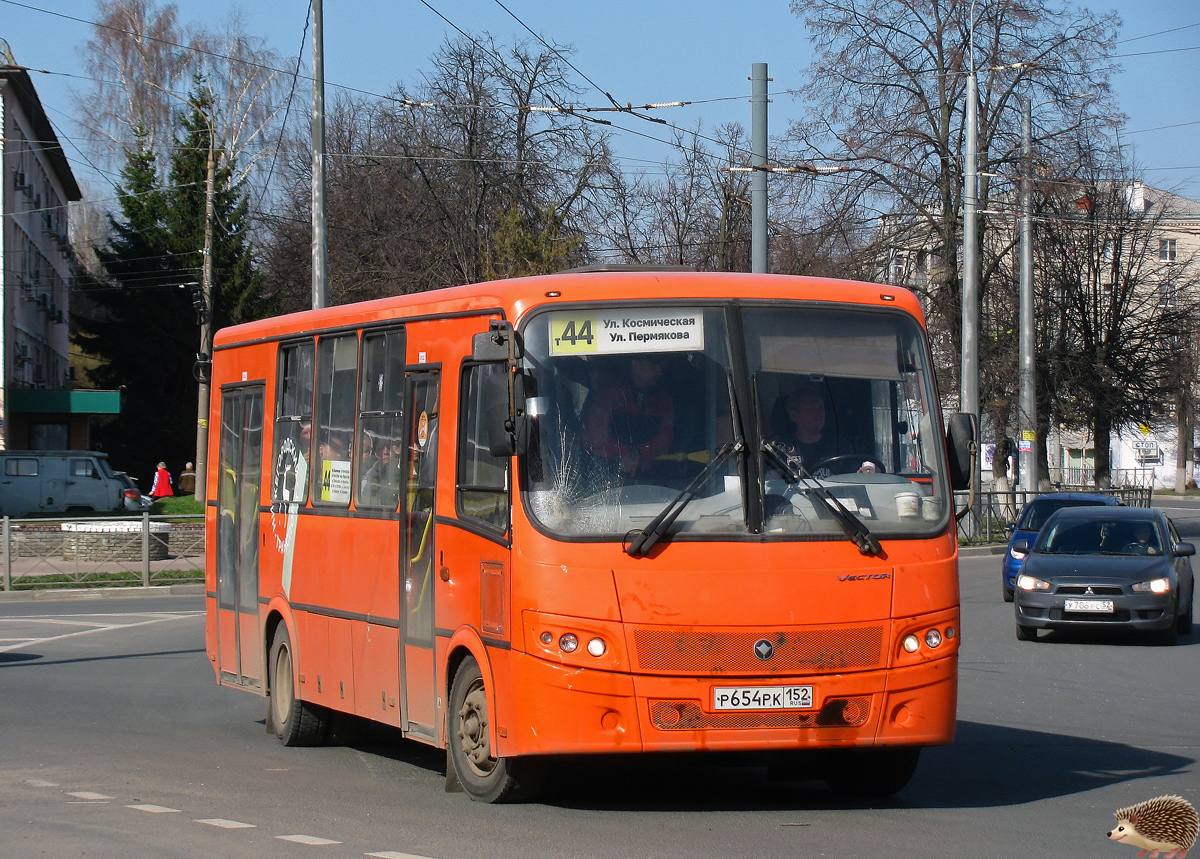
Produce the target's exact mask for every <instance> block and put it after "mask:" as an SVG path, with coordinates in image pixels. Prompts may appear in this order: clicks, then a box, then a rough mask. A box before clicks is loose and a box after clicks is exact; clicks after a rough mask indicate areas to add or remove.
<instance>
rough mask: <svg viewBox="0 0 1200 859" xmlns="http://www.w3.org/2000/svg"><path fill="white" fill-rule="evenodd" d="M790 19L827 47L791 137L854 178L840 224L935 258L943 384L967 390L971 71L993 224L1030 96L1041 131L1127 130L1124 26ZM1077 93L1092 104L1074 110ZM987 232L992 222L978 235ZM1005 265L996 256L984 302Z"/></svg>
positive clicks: (878, 9)
mask: <svg viewBox="0 0 1200 859" xmlns="http://www.w3.org/2000/svg"><path fill="white" fill-rule="evenodd" d="M792 9H793V11H794V12H795V13H796V14H797V15H798V16H800V17H802V18H803V19H804V20H805V23H806V25H807V26H808V27H809V29H810V31H811V32H812V34H813V35H812V41H813V45H814V47H815V49H816V50H815V59H814V60H813V63H812V65H811V66H810V68H809V70H808V78H809V83H808V84H807V85H806V86H805V87H804V88H803V89H802V90H801V91H800V94H801V95H803V96H804V97H805V98H807V99H808V101H809V104H810V109H809V118H808V119H806V120H805V121H803V122H800V123H797V124H795V126H794V127H793V128H792V130H791V140H792V145H793V147H794V157H796V158H798V159H803V160H812V161H820V162H823V163H825V164H830V165H839V166H841V167H842V168H844V172H841V173H839V174H837V177H839V178H840V179H841V185H840V187H839V188H838V189H837V191H836V193H833V194H831V201H832V202H833V203H834V204H835V209H834V212H833V215H832V216H833V217H834V218H837V217H841V216H843V214H845V215H849V216H856V215H858V214H859V213H861V212H862V211H864V210H866V211H870V210H874V211H875V212H877V213H878V214H880V215H887V216H889V217H891V218H892V220H891V223H892V224H893V225H897V224H898V225H901V226H902V230H901V231H900V232H899V233H898V234H897V236H896V237H895V238H894V239H893V241H898V242H913V241H919V242H920V243H922V244H924V245H926V246H927V249H928V252H929V253H930V254H932V256H933V263H932V264H931V266H930V269H931V277H930V279H929V282H928V285H927V286H926V287H922V288H920V291H921V292H922V293H923V299H924V301H925V304H926V307H927V310H928V313H929V317H930V322H931V325H932V326H934V327H935V328H936V329H940V331H941V334H940V335H938V334H935V338H937V337H939V336H940V337H941V338H944V345H949V346H951V348H943V349H940V350H939V356H940V364H941V366H939V371H940V373H939V375H940V376H941V377H942V383H943V386H944V387H950V386H951V385H953V386H954V387H956V386H957V376H958V339H959V338H958V330H959V325H958V319H959V314H960V304H961V291H960V289H961V287H960V283H961V273H960V270H959V265H960V264H959V248H960V247H961V235H962V226H961V220H960V212H961V211H962V202H963V201H962V189H963V184H964V183H963V175H962V174H963V168H962V164H963V159H962V153H963V147H964V110H963V108H964V105H965V90H966V85H967V73H968V72H969V71H970V70H971V68H972V67H973V68H974V69H975V70H976V72H977V74H978V77H979V98H980V107H979V144H978V149H979V171H980V175H981V182H980V195H979V196H980V200H979V204H980V205H979V208H980V209H981V210H984V211H985V212H986V211H987V210H988V209H990V203H991V200H992V198H993V196H994V195H999V196H1005V195H1008V194H1009V193H1010V190H1011V187H1012V181H1013V179H1014V178H1015V176H1016V172H1017V171H1016V169H1015V168H1016V165H1017V164H1018V160H1019V154H1020V146H1019V138H1020V135H1019V127H1020V126H1019V113H1018V110H1017V98H1018V96H1019V95H1025V96H1027V97H1030V98H1032V99H1033V100H1034V101H1036V102H1038V103H1039V104H1040V105H1041V106H1040V111H1041V112H1040V115H1039V118H1040V119H1041V122H1042V124H1043V125H1044V126H1047V127H1049V128H1052V129H1055V130H1057V129H1064V128H1070V127H1075V126H1078V125H1079V124H1080V121H1081V117H1082V118H1083V120H1084V121H1085V122H1087V123H1100V124H1111V123H1113V122H1116V121H1117V120H1118V119H1119V116H1118V115H1117V112H1116V110H1115V109H1114V108H1113V101H1112V97H1111V93H1110V90H1109V84H1108V80H1109V75H1110V74H1111V72H1112V65H1111V62H1110V60H1109V57H1110V56H1111V53H1112V49H1113V44H1114V39H1115V32H1116V26H1117V23H1118V22H1117V20H1116V18H1115V16H1113V15H1106V16H1097V15H1094V14H1092V13H1090V12H1087V11H1084V10H1068V9H1064V8H1058V7H1051V6H1050V5H1049V4H1048V3H1047V2H1045V0H995V2H988V3H979V4H971V3H965V2H961V0H792ZM973 9H974V10H975V11H976V12H977V17H976V19H975V20H974V21H973V22H972V20H971V14H972V10H973ZM972 24H973V26H972ZM972 43H973V45H972ZM972 48H973V49H972ZM1079 92H1087V93H1088V94H1089V96H1088V99H1087V100H1080V99H1077V98H1074V97H1073V96H1075V95H1076V94H1077V93H1079ZM1045 139H1046V140H1047V141H1049V140H1053V139H1056V137H1055V135H1054V134H1053V133H1047V134H1046V135H1045ZM988 228H989V224H988V217H987V216H986V215H984V216H983V217H981V218H980V230H981V232H983V231H985V230H987V229H988ZM981 247H984V248H987V247H988V245H987V243H983V244H981ZM994 262H995V257H994V256H993V258H992V259H991V260H989V259H987V258H986V253H985V258H984V259H983V275H982V277H981V294H986V292H987V290H988V289H989V287H990V282H991V278H990V275H991V274H992V271H993V269H994ZM982 333H983V336H982V338H981V339H987V337H988V335H989V332H987V331H984V332H982ZM981 395H982V397H983V398H984V399H986V397H987V393H986V392H984V391H981Z"/></svg>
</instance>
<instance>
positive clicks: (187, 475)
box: [179, 462, 196, 495]
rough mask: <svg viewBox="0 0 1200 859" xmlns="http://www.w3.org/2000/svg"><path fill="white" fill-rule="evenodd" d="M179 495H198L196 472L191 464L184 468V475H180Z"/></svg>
mask: <svg viewBox="0 0 1200 859" xmlns="http://www.w3.org/2000/svg"><path fill="white" fill-rule="evenodd" d="M179 494H180V495H195V494H196V472H195V471H193V470H192V464H191V463H190V462H189V463H188V464H187V465H185V466H184V467H183V474H181V475H179Z"/></svg>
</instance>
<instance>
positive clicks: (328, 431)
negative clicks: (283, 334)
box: [312, 334, 358, 507]
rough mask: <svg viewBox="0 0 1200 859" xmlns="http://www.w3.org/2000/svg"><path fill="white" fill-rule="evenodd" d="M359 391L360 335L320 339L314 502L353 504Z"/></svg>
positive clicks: (343, 505)
mask: <svg viewBox="0 0 1200 859" xmlns="http://www.w3.org/2000/svg"><path fill="white" fill-rule="evenodd" d="M357 392H358V337H357V336H356V335H354V334H344V335H338V336H336V337H322V338H321V339H320V340H319V341H318V342H317V407H316V418H317V420H316V426H315V427H314V431H315V434H316V436H317V461H316V468H315V469H314V471H313V475H312V480H313V487H314V490H313V501H320V502H325V503H329V504H335V505H338V506H341V507H346V506H349V504H350V487H351V484H352V482H353V481H352V478H351V467H350V466H351V462H352V461H353V457H354V452H353V447H354V444H353V442H354V417H355V411H356V410H355V407H354V405H355V402H356V401H357V396H356V395H357Z"/></svg>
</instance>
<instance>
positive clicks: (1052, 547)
mask: <svg viewBox="0 0 1200 859" xmlns="http://www.w3.org/2000/svg"><path fill="white" fill-rule="evenodd" d="M1014 548H1015V549H1017V550H1019V551H1025V552H1027V553H1028V554H1027V557H1026V558H1025V563H1024V564H1023V565H1022V566H1021V572H1020V573H1019V574H1018V575H1017V588H1016V598H1015V600H1014V604H1015V608H1016V618H1017V638H1018V639H1020V640H1021V641H1033V640H1035V639H1036V638H1037V635H1038V630H1040V629H1074V628H1083V627H1087V628H1092V629H1096V628H1124V629H1134V630H1140V631H1144V632H1148V633H1152V634H1154V635H1155V636H1156V637H1157V638H1158V639H1159V641H1161V642H1162V643H1163V644H1174V643H1175V642H1176V641H1177V640H1178V638H1179V635H1180V633H1187V632H1190V631H1191V629H1192V604H1193V602H1194V601H1195V600H1194V597H1195V579H1194V578H1193V576H1192V563H1191V560H1190V559H1191V556H1192V555H1194V554H1196V547H1195V546H1194V545H1192V544H1191V543H1185V542H1182V541H1180V539H1179V534H1178V532H1177V531H1176V530H1175V526H1174V525H1173V524H1172V523H1171V520H1170V519H1168V518H1167V517H1166V516H1165V515H1163V514H1162V512H1160V511H1158V510H1151V509H1148V508H1144V507H1066V508H1063V509H1061V510H1059V511H1057V512H1056V513H1054V515H1052V516H1051V517H1050V518H1049V519H1047V520H1046V523H1045V524H1044V525H1043V526H1042V528H1041V530H1040V531H1039V532H1038V536H1037V540H1036V541H1035V542H1034V543H1033V545H1032V547H1031V546H1030V545H1029V542H1028V541H1026V540H1021V541H1018V543H1017V544H1016V545H1015V546H1014Z"/></svg>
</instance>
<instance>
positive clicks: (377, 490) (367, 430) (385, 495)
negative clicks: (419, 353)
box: [354, 329, 404, 511]
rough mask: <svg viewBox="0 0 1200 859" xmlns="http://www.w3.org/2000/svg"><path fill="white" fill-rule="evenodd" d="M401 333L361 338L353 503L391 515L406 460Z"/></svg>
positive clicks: (400, 330) (402, 332)
mask: <svg viewBox="0 0 1200 859" xmlns="http://www.w3.org/2000/svg"><path fill="white" fill-rule="evenodd" d="M403 408H404V330H403V329H395V330H391V331H384V332H373V333H369V334H364V335H363V349H362V381H361V384H360V385H359V402H358V443H359V448H358V452H357V453H358V455H357V457H356V460H357V468H358V471H357V478H356V480H355V482H354V486H355V492H356V495H355V498H354V503H355V504H356V505H357V506H359V507H380V508H383V509H385V510H390V511H395V509H396V507H397V505H398V504H399V502H400V475H401V462H402V461H403V458H404V442H403V433H404V421H403Z"/></svg>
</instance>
